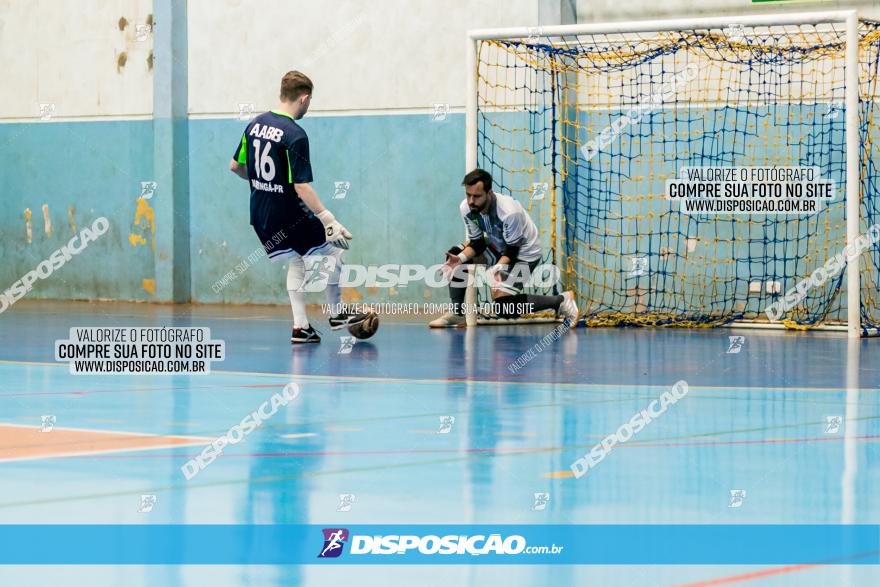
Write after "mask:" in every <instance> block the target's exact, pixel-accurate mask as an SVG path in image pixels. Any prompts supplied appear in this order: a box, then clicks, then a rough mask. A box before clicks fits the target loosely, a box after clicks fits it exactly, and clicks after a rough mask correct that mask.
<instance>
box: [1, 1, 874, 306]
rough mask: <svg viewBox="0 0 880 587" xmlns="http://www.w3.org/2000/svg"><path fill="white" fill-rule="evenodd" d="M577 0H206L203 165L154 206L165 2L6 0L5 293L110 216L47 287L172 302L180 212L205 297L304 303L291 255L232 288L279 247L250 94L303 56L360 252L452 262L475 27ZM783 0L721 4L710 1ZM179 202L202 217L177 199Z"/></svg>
mask: <svg viewBox="0 0 880 587" xmlns="http://www.w3.org/2000/svg"><path fill="white" fill-rule="evenodd" d="M156 1H157V3H158V2H159V0H156ZM563 3H564V2H548V1H545V0H513V1H504V0H484V1H479V2H478V1H475V0H453V1H450V2H443V3H438V2H433V1H428V0H415V1H407V0H379V1H377V2H370V3H366V2H356V1H343V0H340V1H334V2H321V3H317V2H306V1H303V0H301V1H295V2H286V1H281V0H271V1H270V0H262V1H258V0H190V1H189V2H188V4H187V10H188V14H187V23H186V25H187V26H186V28H185V40H186V43H187V45H186V46H187V47H188V59H187V63H186V64H185V65H186V67H185V68H183V69H184V71H185V72H186V73H187V81H188V88H187V92H186V105H187V110H188V113H189V115H188V118H187V119H186V120H184V121H183V122H182V124H184V126H185V129H184V135H185V136H186V138H187V141H186V142H185V143H182V144H184V145H186V151H185V152H186V154H187V155H188V156H187V157H179V158H176V159H175V160H174V162H173V165H174V166H175V168H179V167H180V166H185V167H186V171H187V172H188V185H189V190H188V194H187V196H188V201H187V200H186V199H185V200H180V198H181V197H182V195H181V194H174V193H170V192H171V190H170V189H168V186H159V187H158V189H157V190H156V193H155V196H154V197H152V198H150V199H148V200H141V201H140V202H141V205H140V207H139V206H138V196H139V194H140V192H141V182H143V181H151V180H152V179H153V178H154V177H155V176H156V175H157V169H156V168H157V162H156V157H157V155H156V154H157V153H159V154H161V153H162V152H163V146H162V144H160V143H161V142H162V141H163V140H164V137H165V134H164V131H162V132H157V131H156V129H157V128H158V127H157V126H156V124H157V123H156V121H155V120H154V119H153V96H154V92H155V91H156V89H155V79H154V71H155V70H154V66H155V65H156V63H155V62H154V60H153V55H152V48H153V42H154V34H153V33H150V32H149V31H148V30H147V29H146V28H145V27H146V26H147V25H148V24H150V23H151V14H152V13H153V12H154V6H153V2H151V1H148V0H102V1H99V0H91V1H88V2H74V1H73V0H57V1H54V2H51V3H49V2H39V3H26V2H20V1H16V0H0V59H2V63H3V64H4V67H3V72H4V74H5V75H4V82H5V83H4V84H2V85H0V145H2V146H3V160H2V163H0V190H2V193H0V257H2V259H3V263H0V290H2V289H6V288H8V287H9V286H10V285H11V284H12V283H13V282H14V281H16V280H17V279H19V278H21V277H22V276H23V275H24V274H25V273H27V272H28V271H30V270H31V269H33V268H35V267H36V266H37V265H38V264H39V263H40V262H41V261H42V260H43V259H46V258H48V257H49V256H50V255H51V254H52V252H53V251H55V250H56V249H58V248H59V247H61V246H62V245H63V244H64V243H66V242H67V241H68V240H69V239H70V237H71V236H73V235H74V234H75V233H77V232H78V231H81V230H82V228H83V227H84V226H87V225H89V224H91V223H92V222H93V221H94V219H95V218H97V217H100V216H103V217H106V218H107V219H108V221H109V223H110V230H109V231H108V233H107V234H105V235H104V236H102V237H100V238H99V239H98V240H97V241H95V242H94V243H92V244H90V245H89V247H88V248H87V249H86V250H85V251H83V252H82V253H81V254H79V255H77V256H74V257H73V258H72V259H71V260H70V261H69V262H67V263H66V264H65V265H64V266H63V267H61V268H59V269H58V270H56V271H55V272H54V273H53V274H52V276H51V277H50V278H47V279H44V280H40V281H38V282H37V283H36V284H35V285H34V289H33V291H31V292H30V293H28V294H27V295H28V297H29V298H62V299H94V298H102V299H117V300H138V301H150V300H156V301H169V300H170V299H171V295H170V294H169V293H168V290H167V288H164V287H162V286H161V284H160V286H159V287H158V288H157V285H156V278H157V274H158V273H160V272H161V269H162V263H166V264H167V263H171V262H178V259H182V258H183V257H181V256H179V255H176V254H175V255H174V256H173V257H170V258H171V259H172V261H169V254H170V253H169V252H168V250H169V247H170V246H171V245H169V244H168V242H167V240H168V238H169V236H168V235H169V234H170V231H169V230H168V226H167V225H168V224H169V223H178V224H177V226H175V229H176V230H177V231H178V233H184V234H185V236H186V238H187V239H188V241H186V242H187V243H188V247H189V259H190V260H188V261H186V262H187V263H188V264H189V269H190V271H189V276H188V277H187V278H186V283H187V287H188V289H189V291H190V292H191V294H190V297H191V299H192V300H193V301H196V302H207V303H212V302H225V303H286V294H285V291H284V279H283V273H284V270H283V267H281V266H280V264H272V263H270V262H268V261H267V260H266V259H261V260H259V261H258V262H256V263H254V264H253V265H252V266H250V267H249V268H248V269H247V270H246V271H244V272H243V273H241V274H240V275H236V278H235V279H233V280H227V284H226V285H224V286H222V287H219V288H218V287H216V285H217V282H218V281H219V280H221V279H222V278H223V276H224V275H226V274H228V273H229V272H230V271H233V272H234V273H236V272H235V268H236V265H238V264H239V263H241V262H242V261H243V260H246V259H247V258H248V256H249V255H250V254H251V253H252V252H253V251H254V250H255V249H257V248H258V246H259V243H258V242H257V239H256V237H255V236H253V234H252V231H251V228H250V226H249V224H248V192H247V187H246V184H245V183H244V182H243V181H241V180H240V179H238V178H236V177H235V176H233V175H232V174H231V173H229V172H228V171H227V165H228V162H229V158H230V155H231V153H232V150H233V147H234V146H235V144H236V142H237V141H238V139H239V137H240V133H241V130H242V128H243V127H244V125H245V122H244V121H243V120H240V119H239V111H240V108H241V105H242V104H244V105H245V109H246V110H247V109H249V108H250V107H253V109H254V111H255V112H260V111H263V110H266V109H269V108H272V107H274V105H275V99H276V92H277V86H278V82H279V78H280V76H281V75H282V74H283V72H285V71H287V70H289V69H294V68H296V69H301V70H303V71H305V72H306V73H308V74H309V75H310V77H312V79H313V80H314V82H315V84H316V91H315V95H314V99H313V103H312V110H311V112H310V115H309V116H308V117H306V118H305V119H304V120H303V121H302V124H303V127H304V128H305V129H306V130H307V132H308V133H309V136H310V138H311V145H312V156H313V168H314V171H315V187H316V188H317V190H318V193H319V194H320V195H321V196H322V198H323V199H324V201H325V203H326V204H327V205H328V207H330V209H331V210H333V211H334V213H335V214H336V215H337V217H338V218H339V219H340V220H341V221H342V222H344V223H345V224H346V225H347V226H348V227H349V228H350V229H351V230H352V232H353V233H354V234H355V241H354V243H353V245H354V246H353V248H352V251H351V252H350V253H349V254H348V260H349V261H350V262H355V263H369V264H382V263H388V262H392V261H394V262H400V263H425V264H431V263H435V262H439V261H440V260H441V259H442V252H443V251H444V250H445V249H446V248H447V247H448V246H449V245H450V244H452V243H454V242H456V241H457V240H458V239H459V238H460V236H461V228H460V222H459V220H458V218H457V212H456V205H457V202H458V200H459V198H460V197H461V188H460V187H459V181H460V177H461V175H462V172H463V171H464V149H463V146H464V117H463V106H464V102H465V93H464V71H463V68H464V54H465V53H464V52H465V44H464V40H463V39H464V32H465V30H466V29H468V28H479V27H490V26H515V25H526V26H531V25H537V24H556V23H558V22H559V19H560V10H559V8H560V6H559V5H560V4H563ZM690 4H691V3H690V2H687V1H686V0H674V1H672V2H667V3H663V5H662V7H661V6H660V5H659V4H658V3H649V2H646V1H643V0H636V1H634V2H630V3H626V4H625V5H621V4H620V3H619V2H611V1H606V0H590V1H589V2H587V1H585V0H582V1H581V2H578V3H577V12H578V19H579V20H580V21H581V22H587V21H596V20H621V19H624V18H644V17H653V16H658V17H660V16H663V17H666V16H673V15H676V14H677V15H684V14H687V15H690V14H695V12H694V10H693V9H692V8H690ZM869 4H871V3H870V2H863V3H861V5H862V6H866V5H869ZM822 7H828V8H835V7H840V5H839V4H838V3H835V2H831V3H824V4H823V6H822ZM798 8H799V9H801V10H813V9H817V7H816V6H815V5H810V6H807V7H806V8H804V6H803V5H800V6H799V7H798ZM776 9H779V8H778V7H765V6H761V5H752V4H750V3H748V2H745V1H742V0H729V1H724V0H709V1H708V2H706V3H701V4H700V8H699V11H701V12H716V13H718V12H720V11H724V12H757V11H762V10H776ZM784 9H791V7H784ZM35 15H36V17H35ZM155 25H156V27H157V30H160V29H161V27H162V26H163V22H162V21H161V20H158V21H157V22H156V23H155ZM178 65H179V64H178ZM434 104H449V106H450V114H449V115H448V116H447V117H446V118H445V120H441V121H435V120H432V112H433V108H434V106H433V105H434ZM41 105H42V106H41ZM335 182H349V184H350V187H349V189H348V192H347V194H346V197H345V198H338V199H333V193H334V184H335ZM163 188H164V191H163ZM172 198H178V201H184V202H185V204H186V206H187V210H188V211H189V214H188V215H182V216H181V215H178V214H176V213H175V211H173V210H172V209H171V206H170V200H171V199H172ZM44 207H45V208H44ZM44 209H45V210H46V212H45V217H44ZM27 211H29V214H30V216H29V220H28V212H27ZM180 218H183V220H181V219H180ZM47 219H48V222H47V221H46V220H47ZM181 222H185V224H184V225H183V226H181V225H180V223H181ZM157 224H158V228H157ZM29 235H30V236H29ZM357 296H361V297H363V298H364V299H366V300H370V301H383V300H395V301H419V302H421V301H444V300H445V292H444V291H442V290H429V291H427V292H426V291H425V290H424V289H423V288H413V287H411V288H408V289H404V288H401V289H400V290H393V291H389V290H378V291H361V292H359V293H357V294H355V298H357ZM313 301H320V298H319V297H316V298H315V299H314V300H313Z"/></svg>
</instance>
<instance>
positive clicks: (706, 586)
mask: <svg viewBox="0 0 880 587" xmlns="http://www.w3.org/2000/svg"><path fill="white" fill-rule="evenodd" d="M877 554H878V552H877V551H872V552H860V553H856V554H853V555H851V556H845V557H838V558H835V559H830V560H824V561H821V562H818V563H802V564H797V565H785V566H779V567H771V568H769V569H762V570H760V571H752V572H749V573H740V574H738V575H728V576H727V577H718V578H715V579H707V580H705V581H696V582H694V583H683V584H680V585H677V586H676V587H713V586H715V585H730V584H731V583H743V582H745V581H751V580H753V579H763V578H764V577H771V576H773V575H785V574H788V573H794V572H796V571H805V570H808V569H815V568H816V567H827V566H834V565H841V564H847V562H848V561H852V560H858V559H860V558H867V557H874V556H876V555H877Z"/></svg>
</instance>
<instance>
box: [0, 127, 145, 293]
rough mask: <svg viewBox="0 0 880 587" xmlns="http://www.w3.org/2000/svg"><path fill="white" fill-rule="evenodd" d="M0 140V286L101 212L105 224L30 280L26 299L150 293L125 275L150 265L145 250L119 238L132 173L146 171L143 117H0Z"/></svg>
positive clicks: (132, 206) (125, 226) (134, 181)
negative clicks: (78, 249)
mask: <svg viewBox="0 0 880 587" xmlns="http://www.w3.org/2000/svg"><path fill="white" fill-rule="evenodd" d="M0 145H5V146H6V148H4V149H3V164H2V165H0V257H2V259H3V262H2V263H0V284H2V287H0V289H6V288H7V287H9V286H10V285H11V284H12V283H13V282H14V281H16V280H18V279H20V278H21V277H22V276H23V275H24V274H26V273H27V272H28V271H31V270H33V269H34V268H35V267H36V266H37V265H38V264H39V263H40V262H41V261H43V260H44V259H46V258H48V257H49V256H50V255H51V254H52V252H53V251H55V250H57V249H58V248H60V247H61V246H62V245H63V244H66V243H67V242H68V241H69V240H70V239H71V238H72V237H73V235H74V234H76V233H77V232H78V231H80V230H82V228H83V227H85V226H88V225H91V224H92V222H94V220H95V219H96V218H98V217H100V216H104V217H106V218H107V219H108V220H109V221H110V230H109V232H108V233H107V234H105V235H104V236H103V237H101V238H100V239H98V241H96V242H95V243H92V244H90V245H89V247H88V249H87V250H85V251H83V252H82V254H80V255H77V256H76V257H73V258H72V259H71V260H70V261H69V262H68V263H66V264H65V265H64V267H63V268H61V269H60V270H59V271H57V272H56V273H53V275H52V278H51V279H46V280H42V281H40V282H39V283H37V284H36V285H35V287H34V290H33V291H32V292H30V293H29V294H28V297H35V298H69V299H95V298H100V299H123V300H147V299H149V298H150V296H149V295H148V294H146V292H144V291H143V289H142V284H141V283H140V281H137V282H135V281H134V280H133V279H131V278H130V276H131V275H133V274H138V273H146V272H147V271H148V270H151V269H152V258H151V257H150V256H149V255H148V254H146V253H145V252H144V251H142V250H137V249H136V248H134V247H131V245H129V243H128V238H129V233H130V229H131V225H132V222H133V219H134V216H135V211H136V206H137V204H136V199H137V197H138V192H139V187H140V181H141V180H143V179H146V178H149V177H150V176H151V174H152V148H153V145H152V126H151V123H150V122H149V121H106V122H43V123H36V124H27V123H12V124H0ZM44 206H45V210H46V214H47V216H48V218H49V220H50V223H51V231H47V230H46V228H47V227H46V223H45V222H44V214H43V209H44ZM26 210H29V211H30V213H31V214H30V216H31V218H30V224H31V238H30V240H29V239H28V231H27V218H26V213H25V211H26ZM142 248H143V247H141V249H142Z"/></svg>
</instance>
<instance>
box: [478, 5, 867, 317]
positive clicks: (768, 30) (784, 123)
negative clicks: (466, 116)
mask: <svg viewBox="0 0 880 587" xmlns="http://www.w3.org/2000/svg"><path fill="white" fill-rule="evenodd" d="M844 29H845V27H844V25H843V24H842V23H838V24H834V23H829V24H827V25H798V26H778V27H755V28H753V27H742V26H735V25H733V26H731V27H728V28H725V29H719V30H679V31H675V32H662V33H654V34H647V33H645V34H642V33H640V34H615V35H577V36H566V37H553V38H547V37H543V36H541V35H540V31H537V32H536V34H535V35H534V36H532V37H530V38H528V39H526V38H520V39H506V40H487V41H480V42H479V43H478V45H477V67H478V70H477V72H476V75H477V91H478V112H477V164H478V166H480V167H483V168H485V169H487V170H489V171H490V172H491V173H492V175H493V177H494V179H495V182H496V189H498V190H500V191H503V192H504V193H508V194H511V195H513V196H515V197H517V198H519V199H520V201H521V202H522V203H523V204H524V205H526V206H527V207H528V208H529V210H530V212H531V214H532V217H533V218H534V219H535V221H536V223H537V224H538V226H539V227H540V228H541V232H542V238H543V240H544V245H545V247H546V250H547V251H548V257H549V258H550V259H551V260H553V261H554V262H556V263H557V264H558V265H559V266H560V268H562V270H563V274H564V276H565V285H566V287H567V288H571V289H574V290H576V292H577V296H578V300H579V305H580V307H581V311H582V312H583V314H584V316H585V321H586V323H587V324H588V325H596V326H601V325H618V324H631V325H641V326H691V327H698V326H714V325H720V324H726V323H730V322H733V321H753V322H760V321H767V320H768V318H767V316H766V314H765V309H766V308H767V307H768V305H770V304H772V303H773V302H775V301H777V300H779V299H780V296H782V295H784V293H785V292H786V291H787V290H789V289H791V288H793V287H794V286H795V285H796V284H797V283H798V282H799V281H800V280H802V279H804V278H805V277H807V276H809V275H810V274H811V273H812V272H813V271H814V270H815V269H816V268H818V267H821V266H822V265H823V264H824V263H825V262H826V261H827V260H828V259H829V258H830V257H832V256H834V255H835V254H836V253H839V252H841V251H842V250H843V248H844V246H845V245H846V244H847V241H846V217H845V200H844V189H843V187H844V186H845V184H846V145H845V143H846V140H845V135H846V132H845V131H846V124H845V120H846V116H845V108H844V95H845V83H844V80H845V52H846V36H845V30H844ZM859 63H860V67H859V76H860V88H859V90H860V106H861V108H860V113H859V125H860V131H861V162H860V174H861V194H860V200H861V205H860V211H861V217H860V222H859V226H860V233H862V234H864V233H865V232H866V231H867V229H868V227H870V226H872V225H874V224H876V223H877V222H880V210H878V205H880V204H878V197H877V195H878V189H880V185H878V179H880V177H878V169H877V161H878V148H877V146H876V144H877V140H875V139H877V138H878V133H880V124H878V121H877V119H876V118H875V112H876V109H877V98H878V88H877V79H878V67H880V24H878V23H876V22H871V21H861V22H860V40H859ZM658 96H659V98H658ZM646 104H647V105H650V107H646V106H645V105H646ZM633 108H638V109H639V112H640V116H639V117H637V119H636V118H635V117H631V116H630V115H629V114H628V113H631V112H632V111H633ZM624 116H626V117H627V120H626V121H623V122H621V120H622V118H624ZM585 147H586V148H585ZM774 166H775V167H800V168H806V167H812V168H817V169H818V171H819V174H820V175H821V177H822V178H825V179H831V180H834V181H835V183H836V185H837V186H838V190H837V191H838V194H839V195H838V197H837V198H836V199H834V200H833V201H831V202H830V203H828V204H826V205H824V206H822V207H821V209H820V210H819V211H818V212H816V213H813V214H785V215H781V214H779V215H775V214H731V213H727V214H724V213H714V214H694V213H689V214H685V213H683V212H681V211H680V208H679V206H678V205H677V204H674V203H673V202H671V201H670V200H668V199H667V198H666V197H665V185H666V181H667V180H668V179H672V178H675V177H677V175H678V174H679V171H680V170H681V168H683V167H739V168H742V167H774ZM859 264H860V275H861V326H862V328H863V332H864V333H874V332H875V331H876V329H877V327H878V325H880V309H878V290H877V288H878V267H880V249H878V247H877V246H876V245H874V246H872V247H871V249H870V250H868V251H867V252H865V253H864V254H863V255H861V257H860V258H859ZM782 320H783V321H784V323H786V324H787V325H789V326H790V327H795V328H810V327H814V326H817V325H820V324H835V323H838V324H839V323H844V322H845V321H846V272H845V271H840V272H838V273H837V274H835V275H833V276H831V277H830V278H829V279H827V280H826V281H825V282H824V283H823V284H822V285H821V286H819V287H813V288H811V289H810V290H809V291H808V293H807V295H806V297H805V298H804V299H802V300H801V301H800V302H799V303H798V304H797V305H795V306H794V307H791V308H789V309H787V310H786V312H785V313H784V316H783V318H782Z"/></svg>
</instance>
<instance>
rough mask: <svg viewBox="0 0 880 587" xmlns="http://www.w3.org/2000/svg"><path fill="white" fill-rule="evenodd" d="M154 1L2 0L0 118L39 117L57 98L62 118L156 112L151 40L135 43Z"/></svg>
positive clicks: (0, 26) (56, 109) (56, 114)
mask: <svg viewBox="0 0 880 587" xmlns="http://www.w3.org/2000/svg"><path fill="white" fill-rule="evenodd" d="M151 7H152V2H151V0H40V1H36V0H35V1H27V0H0V63H2V68H0V71H2V74H3V82H2V83H0V119H31V118H33V119H36V118H38V117H39V104H40V103H41V102H44V103H53V104H55V114H54V116H55V117H56V118H67V117H83V116H86V117H88V116H131V115H145V116H147V115H150V114H151V113H152V110H153V82H152V75H151V74H150V71H149V69H148V66H147V57H148V55H149V52H150V49H151V47H152V39H151V38H149V37H148V38H147V39H146V40H145V41H137V40H136V39H135V24H136V23H141V24H143V23H146V19H147V16H148V15H149V14H150V12H151V11H152V8H151ZM123 17H124V18H125V19H126V20H127V21H128V25H127V26H126V27H125V29H124V30H122V31H120V29H119V20H120V18H123ZM123 52H124V53H125V54H126V65H125V66H124V67H122V68H118V66H117V63H118V59H119V56H120V54H121V53H123Z"/></svg>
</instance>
